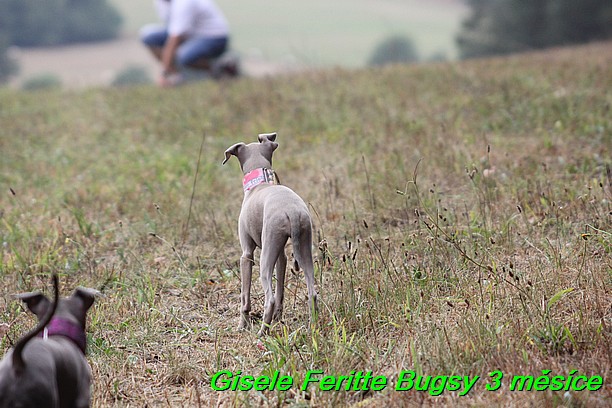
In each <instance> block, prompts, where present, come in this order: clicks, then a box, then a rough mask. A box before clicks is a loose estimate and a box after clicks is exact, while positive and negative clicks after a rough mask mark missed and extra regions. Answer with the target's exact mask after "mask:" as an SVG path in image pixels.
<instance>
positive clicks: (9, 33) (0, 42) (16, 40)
mask: <svg viewBox="0 0 612 408" xmlns="http://www.w3.org/2000/svg"><path fill="white" fill-rule="evenodd" d="M121 23H122V19H121V15H120V14H119V12H117V10H116V9H115V8H113V6H111V5H110V4H109V3H108V2H107V0H1V1H0V82H1V81H3V80H6V79H7V78H8V76H9V75H11V74H12V73H14V72H15V71H16V69H17V67H16V65H15V63H14V62H13V61H11V60H10V58H9V57H8V55H7V49H8V47H10V46H21V47H29V46H51V45H60V44H69V43H76V42H91V41H101V40H108V39H111V38H115V37H116V36H117V34H118V32H119V29H120V27H121Z"/></svg>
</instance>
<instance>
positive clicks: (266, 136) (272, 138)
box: [257, 132, 276, 143]
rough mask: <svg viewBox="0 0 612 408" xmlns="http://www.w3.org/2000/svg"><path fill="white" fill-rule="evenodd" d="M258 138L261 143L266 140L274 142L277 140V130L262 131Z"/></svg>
mask: <svg viewBox="0 0 612 408" xmlns="http://www.w3.org/2000/svg"><path fill="white" fill-rule="evenodd" d="M257 139H258V140H259V143H263V142H265V141H266V140H267V141H269V142H273V141H275V140H276V132H272V133H260V134H259V136H257Z"/></svg>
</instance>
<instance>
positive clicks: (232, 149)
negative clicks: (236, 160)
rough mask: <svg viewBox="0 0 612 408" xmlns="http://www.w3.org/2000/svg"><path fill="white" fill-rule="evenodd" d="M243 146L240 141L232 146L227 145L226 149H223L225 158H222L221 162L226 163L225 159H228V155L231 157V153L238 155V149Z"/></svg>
mask: <svg viewBox="0 0 612 408" xmlns="http://www.w3.org/2000/svg"><path fill="white" fill-rule="evenodd" d="M243 146H246V145H245V144H244V143H242V142H240V143H236V144H235V145H233V146H230V147H228V149H227V150H226V151H225V160H223V163H222V164H225V163H227V161H228V160H229V159H230V157H232V155H234V156H238V151H239V150H240V148H242V147H243Z"/></svg>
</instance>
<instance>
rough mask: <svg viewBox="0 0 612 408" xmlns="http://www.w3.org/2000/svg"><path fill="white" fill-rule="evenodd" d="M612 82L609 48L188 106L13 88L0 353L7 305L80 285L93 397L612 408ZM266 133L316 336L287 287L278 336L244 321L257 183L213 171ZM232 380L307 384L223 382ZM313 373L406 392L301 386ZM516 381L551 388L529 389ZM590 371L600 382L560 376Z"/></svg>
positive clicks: (184, 101) (135, 401)
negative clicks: (308, 223)
mask: <svg viewBox="0 0 612 408" xmlns="http://www.w3.org/2000/svg"><path fill="white" fill-rule="evenodd" d="M611 90H612V43H600V44H592V45H588V46H584V47H576V48H561V49H555V50H550V51H545V52H541V53H533V54H525V55H516V56H511V57H505V58H494V59H485V60H474V61H466V62H459V63H438V64H423V65H412V66H401V65H397V66H388V67H384V68H379V69H375V70H342V69H330V70H321V71H317V72H308V73H302V74H295V75H291V76H283V77H277V78H264V79H253V78H242V79H239V80H235V81H230V82H224V81H221V82H200V83H193V84H189V85H188V86H184V87H179V88H176V89H170V90H161V89H158V88H155V87H153V86H140V87H127V88H117V89H90V90H84V91H74V90H73V91H71V90H49V91H39V92H16V91H12V90H9V89H0V129H2V131H1V132H0V152H1V155H0V158H1V160H0V185H1V189H0V192H1V194H0V244H1V246H0V280H1V282H2V285H1V287H2V290H1V291H0V292H1V293H0V324H3V325H4V327H5V329H6V330H5V331H6V333H5V334H4V335H2V337H0V354H3V353H4V352H5V351H6V350H7V349H8V348H9V347H10V346H11V345H12V344H13V343H14V342H15V341H16V340H17V339H18V338H19V336H20V335H22V334H23V333H24V332H26V331H27V330H28V329H29V328H31V327H33V326H34V324H35V320H34V318H33V317H32V316H31V315H29V314H28V313H26V312H25V311H24V309H23V307H22V306H21V305H20V304H19V303H18V302H16V301H15V300H14V299H13V298H12V297H11V295H12V294H14V293H19V292H25V291H31V290H37V289H41V290H44V291H45V292H47V293H48V289H49V286H50V285H49V276H50V274H51V273H54V272H56V273H59V274H60V278H61V287H62V291H63V293H64V294H67V293H68V292H69V291H71V290H72V289H73V288H74V287H75V286H77V285H82V286H87V287H93V288H97V289H99V290H100V291H101V292H102V293H103V294H104V296H103V297H101V298H100V299H99V300H98V301H97V303H96V304H95V305H94V307H93V308H92V310H91V311H90V313H89V319H88V327H87V337H88V350H89V351H88V357H87V358H88V361H89V362H90V364H91V367H92V372H93V377H94V384H93V401H92V402H93V406H94V407H182V406H184V407H200V406H222V407H230V406H291V407H306V406H312V407H326V406H351V407H386V406H391V407H400V406H402V407H403V406H450V405H454V406H480V407H485V406H486V407H488V406H500V407H501V406H504V407H505V406H517V407H522V406H538V407H560V406H566V407H568V406H572V407H607V406H610V403H611V398H612V396H611V393H612V391H611V387H610V375H611V371H610V369H611V365H610V355H611V348H610V340H611V335H612V332H611V329H610V328H611V327H612V326H611V325H612V309H611V308H612V297H611V290H612V261H611V259H612V257H611V256H610V255H611V251H612V204H611V200H612V175H611V166H612V154H611V151H612V115H611V114H610V106H611V105H612V92H611ZM269 131H277V132H278V142H279V144H280V147H279V149H278V150H277V152H276V153H275V160H274V167H275V169H276V170H277V172H278V173H279V175H280V178H281V180H282V181H283V183H284V184H286V185H288V186H290V187H292V188H293V189H294V190H295V191H296V192H298V193H299V194H300V195H301V196H302V197H303V198H304V199H305V201H306V202H307V203H308V205H309V208H310V210H311V213H312V216H313V220H314V223H315V234H314V236H315V242H314V247H315V251H314V252H315V263H316V268H315V269H316V270H315V276H316V279H317V288H318V291H319V299H320V313H319V316H318V320H317V322H316V325H315V326H314V327H313V328H312V329H311V328H310V327H309V325H308V323H307V322H308V310H307V306H306V300H305V298H306V289H305V284H304V280H303V276H302V274H301V273H300V272H297V271H293V272H291V271H290V272H288V279H287V292H286V305H285V313H284V318H283V321H282V322H281V323H279V324H277V325H275V326H274V327H273V328H272V330H271V335H270V336H268V337H265V338H262V339H258V338H257V337H256V330H257V328H254V329H253V330H252V331H247V332H239V331H237V330H236V326H237V325H238V322H239V303H240V300H239V292H240V278H239V257H240V247H239V243H238V237H237V232H236V230H237V217H238V213H239V210H240V204H241V200H242V190H241V174H240V171H239V168H238V165H237V161H235V160H232V161H230V162H229V163H228V164H227V165H226V166H221V161H222V160H223V152H224V150H225V149H226V148H227V147H228V146H230V145H231V144H233V143H236V142H238V141H246V142H250V141H255V140H256V135H257V134H258V133H260V132H269ZM287 251H288V253H290V246H289V247H288V248H287ZM290 264H291V263H290ZM255 271H256V273H255V280H254V284H253V295H254V305H253V312H254V318H257V316H258V314H260V313H261V310H262V303H263V299H262V298H263V296H262V291H261V285H260V284H259V281H258V274H257V268H255ZM221 370H230V371H231V372H234V373H236V372H238V371H241V372H242V373H243V374H244V375H252V376H259V375H268V376H272V375H273V374H274V373H275V372H276V371H277V370H278V371H279V372H280V374H281V375H287V376H291V377H292V378H293V379H294V382H295V385H294V386H292V387H290V388H289V389H288V390H285V391H281V390H278V389H277V390H272V391H270V390H265V391H255V390H251V391H215V390H213V388H212V386H211V379H212V378H213V377H214V376H215V374H216V373H218V372H220V371H221ZM310 370H322V371H323V372H324V373H325V374H326V375H331V376H341V375H343V376H349V375H350V374H351V372H357V371H363V372H369V371H371V372H372V373H373V375H376V376H384V377H385V378H386V379H387V380H388V383H389V385H388V386H387V387H386V388H385V389H383V390H378V391H374V390H352V389H351V390H348V391H347V390H340V391H323V390H321V389H320V387H319V385H318V384H316V383H314V384H311V385H310V386H309V387H307V389H306V390H302V389H301V384H302V381H304V379H305V378H306V377H307V375H308V374H307V373H308V372H309V371H310ZM405 370H410V371H414V372H415V373H417V374H419V375H423V376H460V377H461V378H463V377H469V378H470V379H472V380H473V379H475V378H476V376H479V377H480V378H479V379H478V381H477V382H476V383H475V385H474V386H473V388H471V390H470V391H469V392H468V393H467V395H460V394H461V393H462V392H461V391H462V390H464V388H463V387H462V388H461V389H459V390H458V389H456V388H455V389H454V390H449V389H446V390H445V391H444V392H442V393H441V395H432V394H436V392H435V391H434V390H433V388H430V389H429V391H419V390H414V389H413V390H409V391H397V390H395V387H396V384H397V383H398V379H399V377H400V376H401V375H402V372H403V371H405ZM547 370H550V371H547ZM491 373H493V374H491ZM501 374H503V377H501V376H500V375H501ZM515 375H521V376H529V375H530V376H534V378H540V377H543V378H544V379H543V381H544V384H545V386H543V388H542V390H541V391H535V390H531V391H528V390H522V391H520V390H517V389H515V390H511V388H510V386H511V380H512V378H513V376H515ZM581 375H584V376H586V377H587V378H591V377H595V376H600V377H601V378H602V382H603V385H602V386H601V387H600V388H599V389H597V390H594V391H589V390H581V391H578V390H575V387H574V388H572V384H571V379H570V380H569V381H570V384H568V385H567V386H568V387H569V389H568V390H567V391H566V390H565V389H563V390H551V387H550V386H549V385H550V384H548V383H546V381H547V379H549V378H553V377H555V376H557V377H559V376H562V377H563V379H564V380H563V381H566V380H567V378H568V377H572V378H575V377H578V376H581ZM440 378H442V377H440ZM500 379H501V386H500V387H499V388H497V389H495V390H492V391H490V390H489V389H491V388H495V385H496V381H497V380H500ZM441 381H442V380H441V379H439V380H436V384H437V385H440V384H441ZM539 384H540V385H541V384H542V383H539ZM546 384H548V385H546ZM563 384H564V386H565V382H564V383H563ZM574 386H576V383H574ZM487 387H488V388H487Z"/></svg>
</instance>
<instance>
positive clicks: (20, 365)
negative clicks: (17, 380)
mask: <svg viewBox="0 0 612 408" xmlns="http://www.w3.org/2000/svg"><path fill="white" fill-rule="evenodd" d="M52 280H53V290H54V295H53V303H52V304H51V307H50V308H49V310H48V311H47V313H46V314H45V316H44V317H43V318H42V319H40V321H39V322H38V325H36V327H35V328H34V329H32V330H31V331H30V332H28V333H27V334H26V335H25V336H23V337H22V338H21V339H20V340H19V341H18V342H17V344H16V345H15V347H14V348H13V369H14V370H15V374H16V376H19V375H20V374H21V373H22V372H23V370H24V368H25V362H24V361H23V355H22V352H23V349H24V347H25V346H26V344H28V342H29V341H30V340H32V339H33V338H34V337H36V336H37V335H38V333H40V331H41V330H43V329H44V328H45V326H47V325H48V324H49V322H50V321H51V318H52V317H53V314H54V313H55V309H56V308H57V303H58V301H59V280H58V278H57V274H55V273H54V274H53V276H52Z"/></svg>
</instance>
